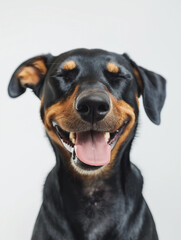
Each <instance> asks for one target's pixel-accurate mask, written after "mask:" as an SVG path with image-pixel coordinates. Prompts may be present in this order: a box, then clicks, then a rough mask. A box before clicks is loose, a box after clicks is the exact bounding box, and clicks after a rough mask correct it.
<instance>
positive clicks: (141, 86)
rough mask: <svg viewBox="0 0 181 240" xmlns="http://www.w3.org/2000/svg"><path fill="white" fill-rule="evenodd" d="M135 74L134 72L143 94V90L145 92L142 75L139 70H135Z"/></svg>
mask: <svg viewBox="0 0 181 240" xmlns="http://www.w3.org/2000/svg"><path fill="white" fill-rule="evenodd" d="M133 72H134V74H135V76H136V78H137V80H138V84H139V86H140V89H141V92H142V90H143V82H142V80H141V77H140V74H139V72H138V70H137V69H136V68H133Z"/></svg>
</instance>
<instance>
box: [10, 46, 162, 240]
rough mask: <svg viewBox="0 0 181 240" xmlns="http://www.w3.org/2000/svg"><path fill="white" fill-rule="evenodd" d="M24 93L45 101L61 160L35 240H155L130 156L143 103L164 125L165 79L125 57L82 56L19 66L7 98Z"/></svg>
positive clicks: (47, 125) (84, 52)
mask: <svg viewBox="0 0 181 240" xmlns="http://www.w3.org/2000/svg"><path fill="white" fill-rule="evenodd" d="M27 87H28V88H31V89H33V91H34V93H35V94H36V95H37V96H38V97H39V98H40V100H41V118H42V121H43V123H44V125H45V128H46V132H47V136H48V138H49V140H50V142H51V145H52V147H53V149H54V152H55V155H56V165H55V167H54V168H53V170H52V171H51V172H50V174H49V175H48V177H47V180H46V183H45V187H44V193H43V203H42V206H41V210H40V213H39V215H38V218H37V221H36V224H35V228H34V232H33V236H32V240H50V239H51V240H63V239H66V240H73V239H76V240H117V239H119V240H156V239H158V236H157V233H156V228H155V224H154V221H153V218H152V215H151V213H150V211H149V208H148V206H147V204H146V202H145V200H144V198H143V196H142V185H143V180H142V176H141V173H140V171H139V170H138V169H137V168H136V167H135V166H134V165H133V164H132V163H131V162H130V149H131V145H132V142H133V139H134V136H135V132H136V128H137V124H138V112H139V100H138V98H139V96H140V95H142V96H143V103H144V108H145V111H146V113H147V115H148V117H149V118H150V120H151V121H152V122H154V123H155V124H159V123H160V111H161V109H162V107H163V104H164V100H165V79H164V78H163V77H161V76H160V75H158V74H156V73H153V72H150V71H148V70H146V69H144V68H142V67H139V66H137V65H136V63H135V62H134V61H132V60H131V59H130V58H129V57H128V56H127V55H126V54H123V55H120V54H115V53H111V52H107V51H103V50H98V49H96V50H87V49H77V50H73V51H69V52H66V53H63V54H61V55H59V56H57V57H54V56H52V55H50V54H48V55H42V56H37V57H34V58H31V59H30V60H28V61H26V62H24V63H23V64H21V65H20V66H19V67H18V69H17V70H16V71H15V73H14V75H13V76H12V79H11V81H10V84H9V89H8V91H9V95H10V96H11V97H18V96H19V95H21V94H22V93H24V92H25V91H26V88H27ZM145 155H146V153H145Z"/></svg>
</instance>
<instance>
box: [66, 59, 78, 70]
mask: <svg viewBox="0 0 181 240" xmlns="http://www.w3.org/2000/svg"><path fill="white" fill-rule="evenodd" d="M76 67H77V65H76V63H75V62H74V61H73V60H70V61H68V62H66V63H64V65H63V69H65V70H67V71H68V70H73V69H74V68H76Z"/></svg>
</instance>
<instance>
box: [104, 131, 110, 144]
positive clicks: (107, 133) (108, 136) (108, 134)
mask: <svg viewBox="0 0 181 240" xmlns="http://www.w3.org/2000/svg"><path fill="white" fill-rule="evenodd" d="M104 138H105V141H106V143H108V142H109V139H110V133H109V132H105V133H104Z"/></svg>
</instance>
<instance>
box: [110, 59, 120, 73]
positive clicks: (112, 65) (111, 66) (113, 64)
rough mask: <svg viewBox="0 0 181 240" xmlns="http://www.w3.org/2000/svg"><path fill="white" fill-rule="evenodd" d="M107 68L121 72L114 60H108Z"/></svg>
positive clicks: (112, 71) (114, 71)
mask: <svg viewBox="0 0 181 240" xmlns="http://www.w3.org/2000/svg"><path fill="white" fill-rule="evenodd" d="M107 70H108V71H109V72H111V73H118V72H119V67H118V66H117V65H116V63H114V62H108V64H107Z"/></svg>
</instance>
